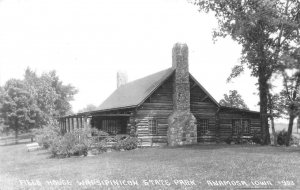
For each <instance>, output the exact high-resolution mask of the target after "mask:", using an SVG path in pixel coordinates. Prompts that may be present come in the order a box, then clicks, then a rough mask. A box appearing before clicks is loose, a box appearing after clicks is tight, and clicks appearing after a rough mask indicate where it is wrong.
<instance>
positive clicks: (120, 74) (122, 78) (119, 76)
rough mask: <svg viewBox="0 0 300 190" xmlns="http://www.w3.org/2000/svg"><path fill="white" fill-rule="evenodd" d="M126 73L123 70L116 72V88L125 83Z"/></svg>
mask: <svg viewBox="0 0 300 190" xmlns="http://www.w3.org/2000/svg"><path fill="white" fill-rule="evenodd" d="M127 80H128V77H127V73H126V72H124V71H118V72H117V88H119V87H120V86H122V85H124V84H126V83H127Z"/></svg>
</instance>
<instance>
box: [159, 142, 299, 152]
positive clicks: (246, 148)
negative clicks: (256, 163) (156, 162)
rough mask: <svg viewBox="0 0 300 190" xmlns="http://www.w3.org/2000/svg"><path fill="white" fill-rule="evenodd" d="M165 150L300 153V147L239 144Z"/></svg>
mask: <svg viewBox="0 0 300 190" xmlns="http://www.w3.org/2000/svg"><path fill="white" fill-rule="evenodd" d="M163 149H189V150H198V151H201V150H218V149H224V150H225V149H226V150H228V149H229V150H232V151H235V152H245V153H257V152H259V153H263V154H264V153H265V154H274V153H276V152H280V153H300V147H286V146H277V147H276V146H271V145H267V146H262V145H250V144H237V145H228V144H193V145H183V146H175V147H168V146H166V147H163Z"/></svg>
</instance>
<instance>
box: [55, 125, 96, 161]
mask: <svg viewBox="0 0 300 190" xmlns="http://www.w3.org/2000/svg"><path fill="white" fill-rule="evenodd" d="M90 134H91V130H89V129H75V130H74V131H71V132H68V133H66V134H65V135H64V136H58V137H57V138H56V140H55V141H54V142H53V143H52V144H51V145H50V151H51V153H52V156H53V157H69V156H71V155H77V156H80V155H85V156H86V155H87V151H88V149H89V147H90V146H91V144H92V142H91V140H90V139H89V135H90Z"/></svg>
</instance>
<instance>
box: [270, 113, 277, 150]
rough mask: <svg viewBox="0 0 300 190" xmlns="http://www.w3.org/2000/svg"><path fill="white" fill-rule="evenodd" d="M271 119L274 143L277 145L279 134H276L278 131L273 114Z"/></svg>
mask: <svg viewBox="0 0 300 190" xmlns="http://www.w3.org/2000/svg"><path fill="white" fill-rule="evenodd" d="M270 120H271V126H272V134H273V137H274V145H275V146H277V134H276V131H275V124H274V117H273V116H271V117H270Z"/></svg>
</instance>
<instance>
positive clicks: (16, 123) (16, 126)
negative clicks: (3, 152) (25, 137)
mask: <svg viewBox="0 0 300 190" xmlns="http://www.w3.org/2000/svg"><path fill="white" fill-rule="evenodd" d="M18 137H19V122H18V119H16V120H15V143H16V144H18Z"/></svg>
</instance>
